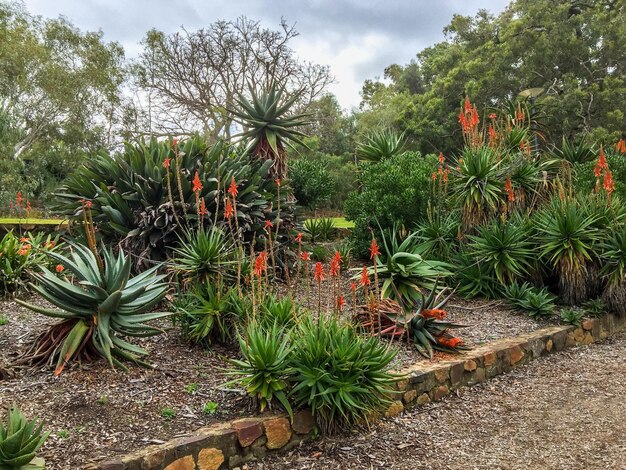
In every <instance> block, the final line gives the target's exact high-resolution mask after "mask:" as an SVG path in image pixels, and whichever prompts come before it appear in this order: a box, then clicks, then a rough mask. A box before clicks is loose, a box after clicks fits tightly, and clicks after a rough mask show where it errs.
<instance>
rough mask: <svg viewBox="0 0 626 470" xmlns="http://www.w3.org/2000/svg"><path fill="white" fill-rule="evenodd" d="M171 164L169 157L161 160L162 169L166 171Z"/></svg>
mask: <svg viewBox="0 0 626 470" xmlns="http://www.w3.org/2000/svg"><path fill="white" fill-rule="evenodd" d="M171 162H172V159H171V158H170V157H167V158H166V159H165V160H163V168H165V169H166V170H167V169H169V167H170V164H171Z"/></svg>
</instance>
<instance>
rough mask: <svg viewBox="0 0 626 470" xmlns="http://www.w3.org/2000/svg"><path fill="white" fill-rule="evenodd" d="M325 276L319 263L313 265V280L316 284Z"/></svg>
mask: <svg viewBox="0 0 626 470" xmlns="http://www.w3.org/2000/svg"><path fill="white" fill-rule="evenodd" d="M325 277H326V275H325V274H324V265H323V264H322V263H320V262H319V261H318V262H317V263H315V269H314V270H313V279H315V280H316V281H317V282H322V281H323V280H324V278H325Z"/></svg>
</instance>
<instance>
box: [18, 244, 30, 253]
mask: <svg viewBox="0 0 626 470" xmlns="http://www.w3.org/2000/svg"><path fill="white" fill-rule="evenodd" d="M31 248H32V246H30V245H28V244H26V245H22V246H21V247H20V251H18V254H19V255H20V256H26V255H27V254H28V252H29V251H30V249H31Z"/></svg>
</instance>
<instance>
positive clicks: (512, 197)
mask: <svg viewBox="0 0 626 470" xmlns="http://www.w3.org/2000/svg"><path fill="white" fill-rule="evenodd" d="M504 189H505V191H506V193H507V194H508V199H509V202H513V201H515V193H514V192H513V185H512V184H511V177H510V176H507V177H506V182H505V183H504Z"/></svg>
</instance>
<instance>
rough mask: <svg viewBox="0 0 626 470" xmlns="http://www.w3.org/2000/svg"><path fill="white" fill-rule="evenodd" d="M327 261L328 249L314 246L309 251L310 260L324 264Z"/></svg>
mask: <svg viewBox="0 0 626 470" xmlns="http://www.w3.org/2000/svg"><path fill="white" fill-rule="evenodd" d="M327 259H328V249H327V248H326V247H325V246H322V245H316V246H314V247H313V248H312V250H311V260H312V261H319V262H320V263H325V262H326V260H327Z"/></svg>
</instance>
